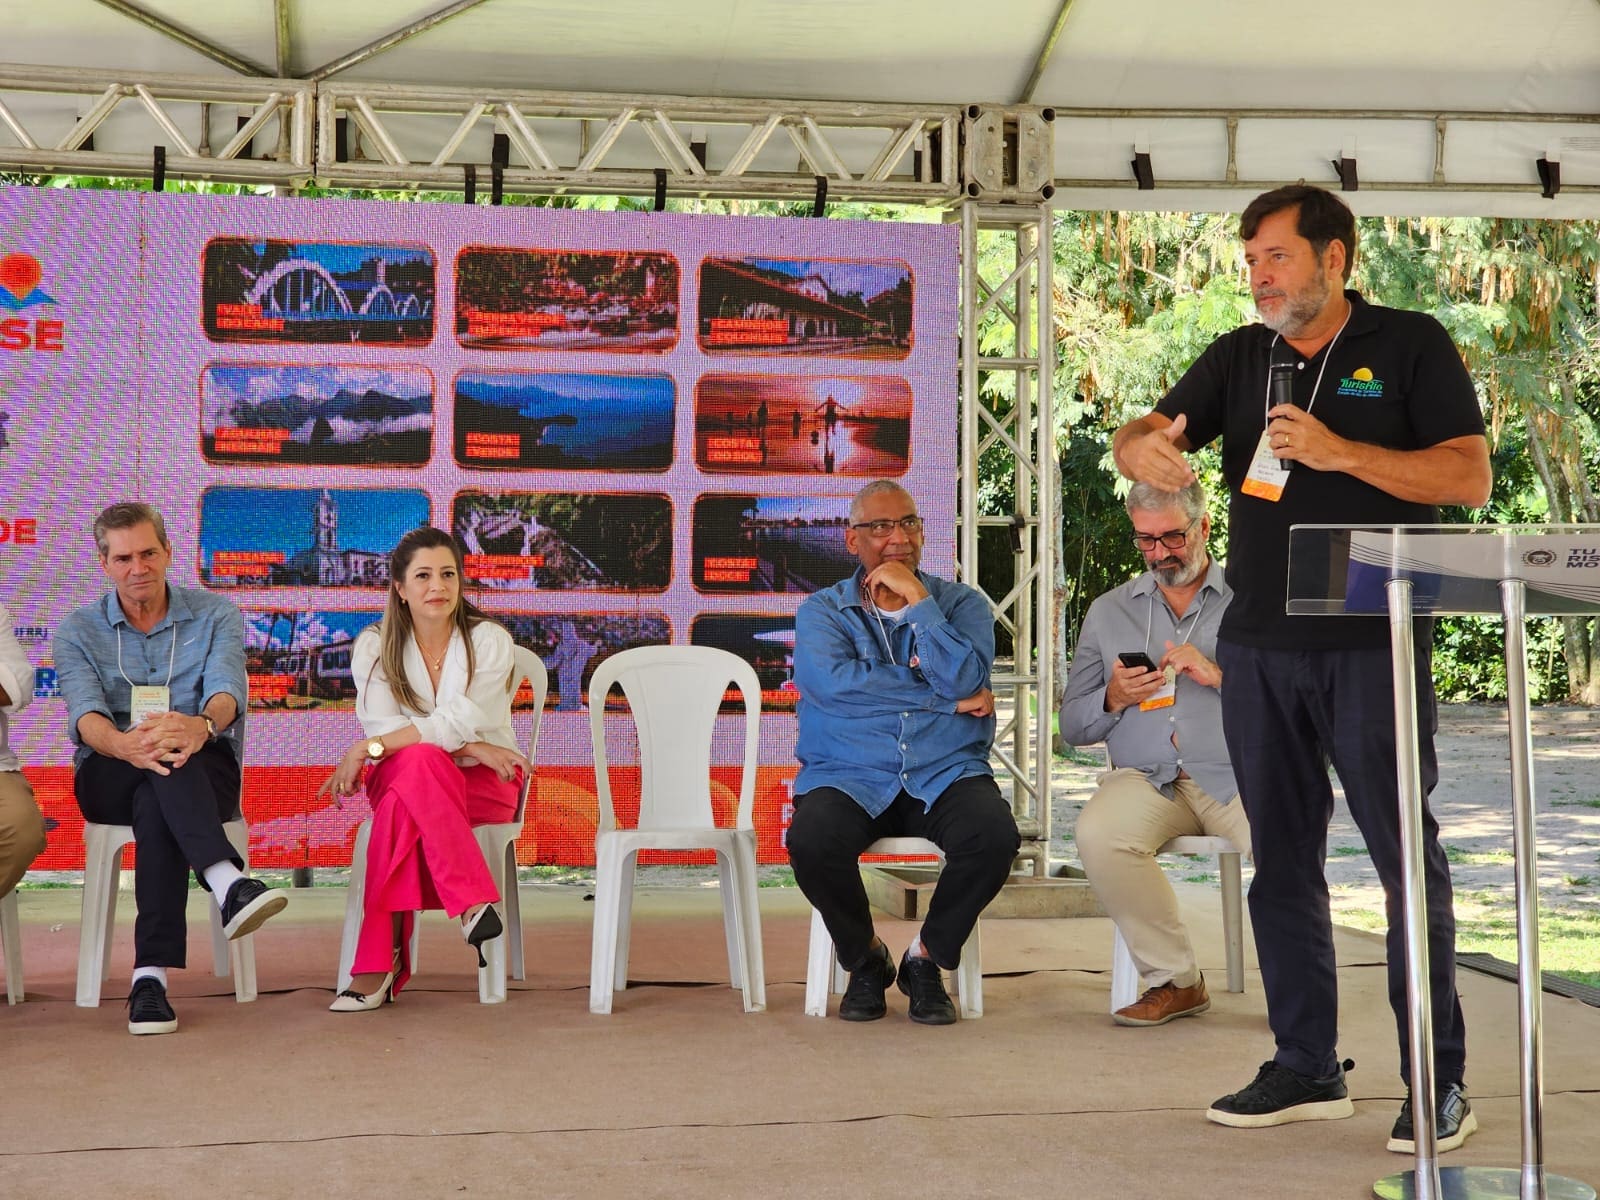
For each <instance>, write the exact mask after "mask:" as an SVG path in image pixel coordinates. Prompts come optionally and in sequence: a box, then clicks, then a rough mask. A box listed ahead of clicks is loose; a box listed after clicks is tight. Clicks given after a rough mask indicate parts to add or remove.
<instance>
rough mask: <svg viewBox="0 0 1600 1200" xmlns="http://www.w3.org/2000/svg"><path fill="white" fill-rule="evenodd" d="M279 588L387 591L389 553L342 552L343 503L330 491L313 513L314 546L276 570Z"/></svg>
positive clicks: (274, 580)
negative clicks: (340, 536)
mask: <svg viewBox="0 0 1600 1200" xmlns="http://www.w3.org/2000/svg"><path fill="white" fill-rule="evenodd" d="M272 582H273V583H275V584H296V583H298V584H303V585H305V586H306V587H386V586H388V583H389V555H388V553H387V552H386V551H372V550H341V549H340V548H339V502H338V501H337V500H335V499H334V498H333V495H332V493H330V492H329V491H328V490H327V489H326V488H324V489H323V491H322V495H320V496H318V497H317V502H316V504H315V505H313V506H312V509H311V545H310V546H309V547H308V548H307V549H305V550H300V551H297V552H296V553H295V554H294V555H292V556H291V557H290V558H289V560H288V561H287V562H285V563H283V564H282V565H280V566H275V567H273V568H272Z"/></svg>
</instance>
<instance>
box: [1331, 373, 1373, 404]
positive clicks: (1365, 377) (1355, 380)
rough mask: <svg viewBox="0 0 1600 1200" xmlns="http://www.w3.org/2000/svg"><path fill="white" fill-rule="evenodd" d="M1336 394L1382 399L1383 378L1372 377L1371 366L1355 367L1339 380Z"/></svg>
mask: <svg viewBox="0 0 1600 1200" xmlns="http://www.w3.org/2000/svg"><path fill="white" fill-rule="evenodd" d="M1335 394H1336V395H1340V396H1359V397H1363V398H1365V399H1368V400H1382V399H1383V380H1381V379H1374V378H1373V377H1372V368H1371V367H1357V368H1356V369H1355V370H1354V371H1351V372H1350V374H1348V375H1346V376H1345V377H1344V378H1343V379H1341V380H1339V390H1338V392H1337V393H1335Z"/></svg>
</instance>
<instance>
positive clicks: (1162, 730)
mask: <svg viewBox="0 0 1600 1200" xmlns="http://www.w3.org/2000/svg"><path fill="white" fill-rule="evenodd" d="M1127 505H1128V518H1129V520H1130V521H1131V522H1132V524H1133V530H1134V535H1133V536H1134V543H1135V545H1137V546H1138V548H1139V550H1140V551H1141V552H1142V553H1143V554H1144V558H1145V563H1146V564H1147V565H1148V567H1149V570H1147V571H1145V572H1144V574H1142V575H1140V576H1138V577H1137V578H1135V579H1133V580H1131V581H1129V582H1128V583H1125V584H1123V585H1122V586H1121V587H1116V588H1113V589H1111V591H1109V592H1106V593H1105V594H1104V595H1102V596H1099V597H1097V598H1096V599H1095V601H1094V603H1093V604H1091V605H1090V606H1089V612H1088V615H1087V616H1086V617H1085V618H1084V621H1083V629H1082V630H1081V631H1080V632H1079V634H1078V646H1077V650H1076V652H1075V653H1074V654H1073V658H1072V668H1071V672H1070V674H1069V676H1068V678H1067V692H1066V697H1065V698H1064V699H1063V701H1062V704H1061V736H1062V737H1063V738H1064V739H1066V740H1067V741H1068V742H1071V743H1072V744H1073V745H1078V746H1082V745H1088V744H1090V743H1093V742H1099V741H1104V742H1105V744H1106V751H1107V754H1108V755H1109V757H1110V760H1111V769H1110V770H1109V771H1107V772H1106V773H1105V774H1104V775H1102V776H1101V777H1100V781H1099V782H1100V786H1099V789H1098V790H1097V791H1096V792H1095V794H1094V796H1093V797H1092V798H1091V799H1090V800H1089V802H1088V803H1087V804H1086V805H1084V808H1083V812H1082V813H1080V814H1079V815H1078V827H1077V831H1076V838H1077V843H1078V853H1079V854H1080V855H1081V856H1082V858H1083V866H1084V870H1085V871H1086V872H1087V874H1088V876H1089V883H1090V885H1091V886H1092V887H1093V888H1094V890H1095V895H1096V896H1098V897H1099V898H1100V903H1101V904H1102V905H1103V906H1104V907H1105V910H1106V912H1107V913H1108V914H1110V916H1111V919H1112V920H1113V921H1115V922H1116V923H1117V928H1118V929H1120V930H1121V931H1122V937H1123V940H1124V941H1125V942H1126V943H1127V945H1128V951H1129V953H1130V954H1131V955H1132V957H1133V961H1134V963H1135V964H1136V965H1137V966H1138V968H1139V974H1140V976H1141V977H1142V978H1143V979H1144V981H1145V982H1146V983H1147V984H1148V985H1149V986H1148V989H1147V990H1146V991H1145V992H1144V994H1143V995H1142V996H1140V997H1139V999H1138V1000H1136V1001H1134V1003H1132V1004H1130V1005H1128V1006H1127V1007H1125V1008H1121V1009H1118V1010H1117V1011H1116V1013H1114V1014H1113V1016H1112V1019H1113V1020H1114V1021H1116V1022H1117V1024H1119V1025H1165V1024H1166V1023H1167V1022H1168V1021H1171V1020H1173V1019H1175V1018H1177V1017H1193V1016H1199V1015H1200V1014H1201V1013H1203V1012H1205V1011H1206V1010H1207V1009H1208V1008H1210V1007H1211V1000H1210V998H1209V997H1208V996H1207V995H1206V981H1205V978H1204V977H1203V976H1202V975H1201V974H1200V969H1199V967H1198V966H1197V965H1196V963H1195V957H1194V947H1193V946H1192V945H1190V942H1189V933H1188V930H1187V929H1185V928H1184V924H1183V919H1182V918H1181V917H1180V916H1179V914H1178V901H1177V897H1176V896H1174V895H1173V892H1172V886H1171V884H1169V883H1168V882H1167V879H1166V876H1165V875H1163V874H1162V871H1161V867H1160V866H1159V864H1157V862H1156V860H1155V854H1156V851H1157V850H1158V849H1159V848H1160V846H1161V844H1162V843H1163V842H1165V841H1167V840H1168V839H1169V838H1174V837H1183V836H1186V835H1190V836H1192V835H1205V836H1208V837H1224V838H1227V839H1228V840H1229V841H1230V842H1232V843H1233V844H1234V845H1235V846H1237V847H1238V848H1239V850H1240V851H1242V852H1243V853H1246V854H1248V853H1249V851H1250V827H1249V824H1248V823H1247V822H1246V820H1245V814H1244V806H1243V805H1242V804H1240V803H1238V799H1237V794H1238V788H1237V787H1236V786H1235V785H1234V781H1233V768H1232V767H1231V766H1230V765H1229V763H1228V749H1227V744H1226V742H1224V740H1223V736H1222V699H1221V689H1222V672H1221V670H1219V669H1218V667H1217V664H1216V662H1215V658H1214V656H1215V654H1216V644H1217V626H1218V625H1219V624H1220V623H1221V620H1222V612H1223V610H1224V609H1225V608H1227V606H1228V601H1229V600H1230V599H1231V598H1232V596H1233V591H1232V589H1231V588H1229V587H1228V585H1227V583H1226V582H1225V581H1224V580H1223V577H1222V567H1221V566H1220V565H1219V564H1217V563H1214V562H1212V560H1211V556H1210V554H1209V553H1208V552H1207V550H1206V539H1207V538H1208V537H1209V536H1210V533H1211V518H1210V517H1209V516H1207V515H1206V497H1205V492H1204V490H1203V489H1202V488H1201V487H1200V485H1199V484H1198V483H1192V484H1190V485H1189V486H1188V487H1186V488H1184V489H1183V491H1181V492H1163V491H1160V490H1159V489H1157V488H1154V487H1151V486H1150V485H1149V484H1143V483H1137V484H1134V486H1133V488H1132V490H1131V491H1129V493H1128V501H1127ZM1139 655H1143V656H1144V658H1145V661H1144V663H1143V664H1140V663H1138V662H1137V658H1138V656H1139Z"/></svg>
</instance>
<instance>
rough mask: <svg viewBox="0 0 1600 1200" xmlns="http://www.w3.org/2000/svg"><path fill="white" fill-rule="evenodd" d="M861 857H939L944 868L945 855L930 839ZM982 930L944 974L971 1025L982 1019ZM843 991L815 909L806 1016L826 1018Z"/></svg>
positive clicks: (878, 845)
mask: <svg viewBox="0 0 1600 1200" xmlns="http://www.w3.org/2000/svg"><path fill="white" fill-rule="evenodd" d="M862 854H884V855H895V856H896V857H900V858H920V857H924V856H926V855H930V854H936V855H938V857H939V864H940V865H941V866H943V865H944V855H943V853H941V852H940V850H939V847H937V846H935V845H934V844H933V843H932V842H930V841H929V840H928V839H927V838H919V837H890V838H879V839H878V840H877V841H875V842H873V843H872V845H870V846H868V847H867V848H866V849H865V850H863V851H862ZM981 929H982V922H978V923H976V924H974V925H973V926H972V933H971V935H970V936H968V938H967V944H966V945H965V946H963V947H961V965H960V966H958V967H957V968H956V969H955V970H954V971H946V972H945V977H946V986H947V987H952V988H954V989H955V991H956V1000H957V1003H958V1004H959V1005H960V1006H961V1015H962V1017H963V1018H965V1019H966V1020H969V1021H970V1020H972V1019H973V1018H975V1017H981V1016H983V938H982V934H981V932H980V931H981ZM844 988H845V970H844V968H843V967H841V966H840V965H839V957H838V955H837V954H836V953H835V950H834V945H833V938H831V937H829V936H828V927H827V926H826V925H825V924H823V922H822V914H821V913H819V912H818V911H817V910H816V909H814V908H813V909H812V910H811V944H810V951H809V953H808V954H807V955H806V1016H808V1017H825V1016H827V1015H828V996H829V994H830V993H831V994H832V995H835V996H837V995H839V994H841V993H842V992H843V991H844Z"/></svg>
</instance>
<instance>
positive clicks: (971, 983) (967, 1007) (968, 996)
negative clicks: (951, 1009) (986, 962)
mask: <svg viewBox="0 0 1600 1200" xmlns="http://www.w3.org/2000/svg"><path fill="white" fill-rule="evenodd" d="M956 996H957V999H958V1000H959V1001H960V1004H961V1019H962V1020H964V1021H975V1020H977V1019H978V1018H979V1017H981V1016H983V923H982V922H981V921H980V922H978V923H976V924H974V925H973V927H972V933H971V935H970V936H969V937H968V938H967V944H966V945H965V946H963V947H961V964H960V965H959V966H958V967H957V968H956Z"/></svg>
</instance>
